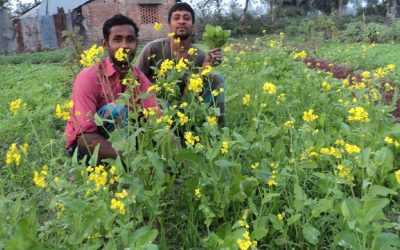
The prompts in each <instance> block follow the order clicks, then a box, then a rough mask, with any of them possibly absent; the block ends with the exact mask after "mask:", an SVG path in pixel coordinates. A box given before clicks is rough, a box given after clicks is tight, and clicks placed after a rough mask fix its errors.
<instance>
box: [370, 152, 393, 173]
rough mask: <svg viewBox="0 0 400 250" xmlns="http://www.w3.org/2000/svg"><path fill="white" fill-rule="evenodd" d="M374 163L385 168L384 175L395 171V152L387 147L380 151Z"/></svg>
mask: <svg viewBox="0 0 400 250" xmlns="http://www.w3.org/2000/svg"><path fill="white" fill-rule="evenodd" d="M374 162H375V164H376V165H377V166H378V167H382V166H384V167H385V168H384V170H385V171H384V172H383V173H382V174H385V173H387V172H389V171H390V170H392V169H393V152H392V151H391V150H390V149H389V148H387V147H383V148H381V149H379V150H378V151H376V153H375V157H374Z"/></svg>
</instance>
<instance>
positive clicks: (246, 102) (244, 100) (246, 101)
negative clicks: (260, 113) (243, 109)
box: [242, 95, 250, 106]
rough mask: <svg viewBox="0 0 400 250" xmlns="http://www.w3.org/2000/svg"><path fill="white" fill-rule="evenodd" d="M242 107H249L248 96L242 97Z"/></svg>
mask: <svg viewBox="0 0 400 250" xmlns="http://www.w3.org/2000/svg"><path fill="white" fill-rule="evenodd" d="M242 101H243V105H245V106H249V105H250V95H245V96H243V100H242Z"/></svg>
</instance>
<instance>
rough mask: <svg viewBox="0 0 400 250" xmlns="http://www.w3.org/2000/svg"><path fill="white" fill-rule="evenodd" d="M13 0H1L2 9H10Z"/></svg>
mask: <svg viewBox="0 0 400 250" xmlns="http://www.w3.org/2000/svg"><path fill="white" fill-rule="evenodd" d="M10 4H11V1H10V0H0V10H1V9H9V8H10Z"/></svg>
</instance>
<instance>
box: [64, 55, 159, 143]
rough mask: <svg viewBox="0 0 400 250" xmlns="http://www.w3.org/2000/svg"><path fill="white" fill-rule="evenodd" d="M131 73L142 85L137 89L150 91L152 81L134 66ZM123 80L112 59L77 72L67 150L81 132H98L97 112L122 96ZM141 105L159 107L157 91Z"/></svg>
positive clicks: (67, 129) (145, 91)
mask: <svg viewBox="0 0 400 250" xmlns="http://www.w3.org/2000/svg"><path fill="white" fill-rule="evenodd" d="M132 72H133V75H134V76H135V77H136V78H137V80H138V81H139V84H140V85H139V88H138V92H140V93H147V89H148V88H149V87H150V86H151V85H152V83H151V82H150V80H149V79H147V77H146V76H145V75H144V74H143V73H142V72H141V71H140V70H139V69H137V68H133V70H132ZM121 81H122V79H121V78H120V74H119V73H118V72H117V71H116V69H115V68H114V66H113V65H112V62H111V61H110V59H109V58H107V59H105V60H104V61H102V63H98V64H95V65H93V66H91V67H89V68H86V69H84V70H82V71H81V72H80V73H79V74H78V75H77V77H76V79H75V82H74V87H73V90H72V97H71V99H72V101H73V103H74V106H73V107H72V109H71V117H70V119H69V120H68V123H67V125H66V128H65V135H66V137H67V141H66V145H65V146H66V148H67V149H68V148H70V147H71V146H72V145H73V144H74V142H75V141H76V138H77V136H78V135H80V134H82V133H95V132H97V126H96V124H95V123H94V114H95V113H96V112H97V110H99V109H100V108H101V107H102V106H104V105H105V104H107V103H111V102H114V101H115V100H116V99H117V98H118V97H119V95H120V94H121V93H122V92H123V88H124V87H125V86H123V85H122V84H121ZM150 93H152V92H150ZM136 95H138V93H136ZM136 98H137V96H136ZM132 105H135V103H132ZM140 105H141V106H142V107H143V108H155V109H158V108H159V106H158V104H157V100H156V97H155V95H154V93H153V94H152V95H150V96H148V97H146V99H144V100H141V101H140Z"/></svg>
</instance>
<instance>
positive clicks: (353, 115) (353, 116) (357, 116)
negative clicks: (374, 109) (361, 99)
mask: <svg viewBox="0 0 400 250" xmlns="http://www.w3.org/2000/svg"><path fill="white" fill-rule="evenodd" d="M347 119H348V120H349V121H358V122H361V123H368V122H369V121H370V120H369V118H368V112H367V111H365V110H364V108H363V107H356V108H351V109H350V110H349V116H348V117H347Z"/></svg>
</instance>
